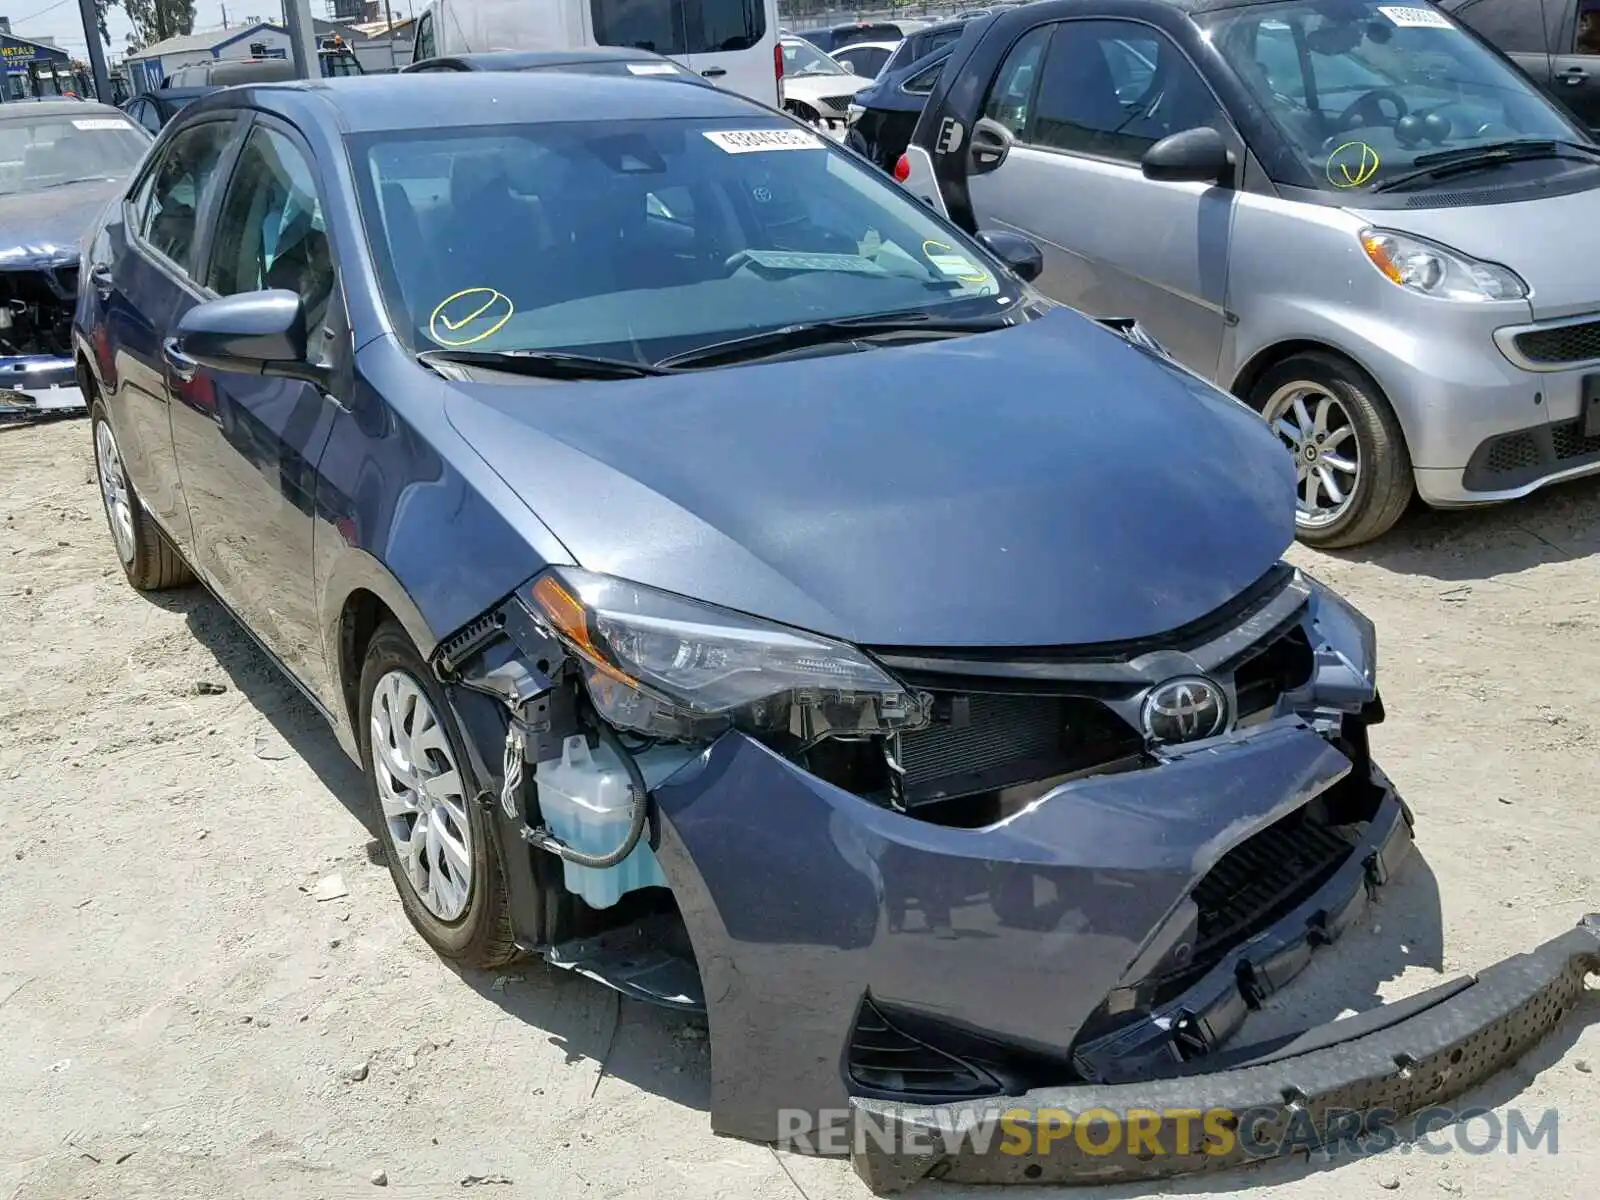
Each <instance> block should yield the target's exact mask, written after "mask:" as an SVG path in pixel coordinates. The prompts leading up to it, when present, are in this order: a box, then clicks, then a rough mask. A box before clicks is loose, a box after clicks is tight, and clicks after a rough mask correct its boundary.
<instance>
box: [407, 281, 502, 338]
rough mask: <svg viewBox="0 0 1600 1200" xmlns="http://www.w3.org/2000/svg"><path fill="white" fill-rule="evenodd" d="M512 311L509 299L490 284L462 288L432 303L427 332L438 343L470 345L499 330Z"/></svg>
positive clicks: (491, 335)
mask: <svg viewBox="0 0 1600 1200" xmlns="http://www.w3.org/2000/svg"><path fill="white" fill-rule="evenodd" d="M514 312H516V309H515V308H514V307H512V304H511V300H510V298H509V297H508V296H506V295H505V294H504V293H502V292H497V291H495V290H494V289H493V288H487V287H474V288H463V289H462V290H461V291H459V292H456V293H454V294H453V295H449V296H446V297H445V298H444V299H443V300H441V301H439V303H438V304H437V305H435V306H434V310H433V314H432V315H431V316H429V318H428V336H429V337H431V338H432V339H433V340H434V341H436V342H438V343H439V345H441V346H454V347H460V346H471V345H473V344H474V343H476V342H481V341H483V339H484V338H489V337H493V336H494V335H495V334H497V333H499V332H500V330H501V329H502V328H503V327H504V325H505V323H506V322H507V321H509V320H511V315H512V314H513V313H514Z"/></svg>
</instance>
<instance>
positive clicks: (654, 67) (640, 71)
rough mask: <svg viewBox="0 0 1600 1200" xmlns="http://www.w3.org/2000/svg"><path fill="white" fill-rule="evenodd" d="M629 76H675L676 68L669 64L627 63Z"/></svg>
mask: <svg viewBox="0 0 1600 1200" xmlns="http://www.w3.org/2000/svg"><path fill="white" fill-rule="evenodd" d="M627 66H628V74H630V75H676V74H677V73H678V68H677V67H675V66H673V65H672V64H671V63H629V64H627Z"/></svg>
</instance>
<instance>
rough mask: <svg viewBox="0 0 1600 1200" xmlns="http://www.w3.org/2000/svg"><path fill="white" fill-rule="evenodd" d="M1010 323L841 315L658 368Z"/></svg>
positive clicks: (735, 341) (916, 312)
mask: <svg viewBox="0 0 1600 1200" xmlns="http://www.w3.org/2000/svg"><path fill="white" fill-rule="evenodd" d="M1009 324H1011V322H1010V320H1009V319H1007V318H1005V317H1001V316H990V317H976V318H974V317H968V318H965V319H958V318H950V317H936V316H933V315H931V314H930V313H928V312H926V311H924V310H920V309H913V310H911V311H910V312H902V313H880V314H875V315H873V316H866V317H839V318H836V319H834V320H830V321H803V322H801V323H799V324H796V325H785V326H784V327H783V328H782V329H769V330H767V331H765V332H764V333H752V334H748V335H746V336H744V337H736V338H730V339H728V340H727V341H725V342H716V343H714V344H712V345H710V346H701V347H699V348H698V349H695V350H685V351H684V352H683V353H681V354H674V355H672V356H670V357H668V358H663V359H662V360H661V361H660V362H658V363H656V366H658V367H661V368H664V369H667V370H677V369H681V368H684V367H720V366H724V365H726V364H729V363H738V362H750V361H752V360H754V359H759V358H767V357H770V356H772V355H777V354H782V353H784V352H785V351H788V350H803V349H805V348H806V347H809V346H825V345H827V344H828V343H829V342H853V341H858V340H862V339H866V338H875V337H883V336H885V335H891V334H896V333H910V334H920V335H925V336H927V337H956V336H959V335H961V334H965V333H986V332H988V331H989V330H992V329H1002V328H1004V327H1005V326H1007V325H1009Z"/></svg>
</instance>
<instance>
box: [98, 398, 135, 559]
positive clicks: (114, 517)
mask: <svg viewBox="0 0 1600 1200" xmlns="http://www.w3.org/2000/svg"><path fill="white" fill-rule="evenodd" d="M94 455H95V463H96V465H97V466H98V467H99V468H100V499H101V500H102V501H104V503H105V506H106V522H107V524H109V525H110V526H111V539H112V541H114V542H115V543H116V545H117V556H118V557H119V558H120V559H122V561H123V563H124V564H127V563H131V562H132V561H133V555H134V550H135V546H134V540H133V497H132V496H131V495H130V494H129V491H128V476H127V474H126V472H124V471H123V469H122V455H121V454H120V453H118V451H117V439H116V435H115V434H113V433H112V432H111V424H110V422H109V421H104V420H101V421H98V422H96V423H95V427H94Z"/></svg>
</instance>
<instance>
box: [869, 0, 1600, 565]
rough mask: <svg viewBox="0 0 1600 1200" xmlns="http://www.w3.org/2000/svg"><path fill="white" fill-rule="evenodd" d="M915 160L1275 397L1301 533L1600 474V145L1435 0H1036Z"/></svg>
mask: <svg viewBox="0 0 1600 1200" xmlns="http://www.w3.org/2000/svg"><path fill="white" fill-rule="evenodd" d="M975 76H976V77H975ZM899 174H900V177H901V178H902V179H903V180H904V182H905V183H906V185H907V186H908V187H910V188H913V189H914V190H916V191H917V192H918V194H920V195H922V196H923V197H924V198H925V199H927V200H929V202H930V203H933V204H935V205H936V206H937V207H940V208H941V209H943V210H944V211H946V212H948V213H949V215H951V216H952V217H953V218H954V219H956V220H957V221H958V222H959V223H961V224H963V225H966V226H967V227H969V228H971V229H977V228H980V227H981V228H985V229H991V228H992V229H1010V230H1014V231H1017V232H1021V233H1023V234H1026V235H1027V236H1028V237H1030V238H1032V239H1033V240H1035V241H1036V242H1037V243H1038V244H1039V245H1040V246H1041V248H1042V249H1043V252H1044V258H1045V268H1044V272H1043V274H1042V275H1041V276H1040V278H1039V280H1038V286H1039V287H1040V288H1041V289H1042V290H1043V291H1044V292H1045V293H1046V294H1047V295H1049V296H1051V297H1052V298H1054V299H1056V300H1059V301H1061V302H1064V303H1067V304H1070V305H1072V306H1074V307H1076V308H1079V309H1082V310H1084V311H1086V312H1088V313H1090V314H1093V315H1096V316H1132V317H1137V318H1138V319H1139V321H1140V322H1141V323H1142V324H1144V325H1145V326H1146V327H1147V328H1148V329H1149V330H1150V332H1151V333H1152V334H1153V335H1154V336H1155V337H1156V339H1157V340H1158V341H1160V342H1161V343H1162V344H1163V345H1164V346H1165V347H1166V348H1167V349H1168V351H1169V352H1170V353H1171V354H1172V355H1173V356H1174V357H1175V358H1177V359H1178V360H1179V361H1181V362H1182V363H1183V364H1185V365H1186V366H1188V367H1189V368H1191V369H1192V370H1194V371H1195V372H1197V373H1199V374H1201V375H1203V376H1205V377H1206V378H1208V379H1212V380H1214V381H1215V382H1217V383H1218V384H1219V385H1221V386H1222V387H1224V388H1227V389H1229V390H1231V391H1233V392H1234V393H1235V394H1236V395H1238V396H1240V397H1241V398H1243V399H1245V400H1246V401H1247V402H1249V403H1251V404H1252V405H1253V406H1255V407H1256V408H1257V409H1258V410H1259V411H1261V412H1262V414H1263V415H1264V416H1265V417H1266V419H1267V420H1268V421H1269V422H1270V423H1271V424H1272V425H1273V427H1274V428H1275V429H1276V430H1277V432H1278V433H1279V435H1280V437H1281V438H1282V440H1283V441H1284V443H1285V444H1286V445H1287V446H1288V447H1289V449H1290V450H1291V451H1292V452H1293V453H1294V454H1295V456H1296V458H1297V461H1298V466H1299V477H1300V498H1299V511H1298V524H1299V532H1300V536H1301V538H1302V539H1303V540H1305V541H1307V542H1310V543H1313V544H1316V545H1320V546H1326V547H1334V546H1349V545H1354V544H1357V543H1360V542H1364V541H1367V540H1369V539H1371V538H1374V537H1377V536H1378V535H1380V534H1381V533H1383V532H1384V531H1385V530H1386V529H1388V528H1389V527H1390V526H1391V525H1392V524H1393V523H1394V522H1395V521H1396V520H1397V519H1398V518H1399V517H1400V516H1401V514H1402V513H1403V512H1404V511H1405V509H1406V507H1407V505H1408V504H1409V503H1410V501H1411V499H1412V497H1413V496H1414V495H1416V496H1420V497H1421V499H1422V500H1424V501H1425V502H1427V503H1428V504H1431V505H1436V506H1440V507H1449V506H1460V505H1470V504H1481V503H1486V502H1492V501H1502V500H1510V499H1513V498H1516V497H1519V496H1523V495H1526V494H1527V493H1529V492H1531V491H1533V490H1535V489H1536V488H1539V487H1542V486H1544V485H1546V484H1549V483H1553V482H1556V481H1558V480H1563V479H1568V478H1573V477H1576V476H1579V475H1585V474H1591V473H1596V472H1600V270H1597V269H1596V266H1595V263H1596V258H1595V254H1594V250H1593V248H1594V246H1595V244H1596V241H1595V239H1596V231H1597V229H1600V146H1596V145H1595V143H1594V142H1593V140H1592V139H1591V138H1590V136H1589V134H1588V133H1587V132H1586V131H1585V130H1584V129H1583V127H1582V126H1581V125H1579V124H1578V123H1577V122H1576V121H1574V120H1572V119H1571V118H1570V117H1569V116H1568V115H1567V114H1566V113H1565V112H1563V111H1562V110H1560V109H1559V108H1558V107H1557V106H1555V105H1554V104H1553V103H1551V102H1550V101H1549V100H1548V99H1547V98H1545V97H1544V96H1542V95H1541V94H1540V93H1539V92H1538V91H1537V90H1536V89H1535V88H1533V87H1532V86H1531V85H1530V84H1529V82H1528V81H1527V79H1526V78H1525V77H1524V76H1523V75H1522V74H1520V73H1519V72H1518V71H1517V70H1516V68H1515V67H1514V66H1513V65H1512V64H1511V63H1510V61H1509V60H1507V59H1506V58H1505V57H1504V56H1503V55H1501V54H1500V53H1499V52H1498V51H1496V50H1494V49H1492V48H1491V47H1490V46H1489V45H1488V44H1487V43H1485V42H1483V41H1482V40H1481V39H1479V38H1478V37H1477V35H1476V34H1474V33H1472V32H1471V31H1469V30H1467V29H1465V28H1463V27H1461V26H1460V25H1458V24H1456V23H1455V22H1454V21H1453V20H1452V19H1451V18H1450V17H1448V16H1446V15H1445V14H1444V13H1443V12H1441V11H1440V10H1438V9H1436V8H1434V7H1433V6H1431V5H1428V4H1426V3H1422V4H1415V5H1413V4H1407V5H1396V4H1386V3H1383V2H1381V0H1263V2H1251V0H1244V2H1242V3H1228V4H1221V5H1219V4H1217V3H1216V2H1215V0H1039V2H1038V3H1034V4H1030V5H1028V6H1027V7H1026V8H1024V9H1020V10H1017V11H1015V12H1012V13H1010V14H1007V15H1003V16H999V17H996V18H994V19H992V20H991V21H990V22H989V23H988V24H987V25H986V26H985V27H984V28H983V30H982V32H981V34H980V36H978V37H976V38H974V37H971V36H969V37H968V38H966V39H964V40H963V42H962V43H961V44H960V45H958V46H957V48H956V51H955V55H954V57H953V58H952V60H951V64H950V65H948V66H947V67H946V69H945V71H944V74H943V77H942V79H941V81H940V84H939V86H938V87H937V88H936V89H935V91H934V94H933V95H932V96H931V97H930V99H929V102H928V106H927V108H926V109H925V110H924V113H923V116H922V118H921V121H920V123H919V125H918V127H917V132H916V135H915V137H914V138H913V141H912V145H911V148H910V149H909V150H908V152H907V158H906V161H905V162H903V163H902V169H901V171H900V172H899Z"/></svg>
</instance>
